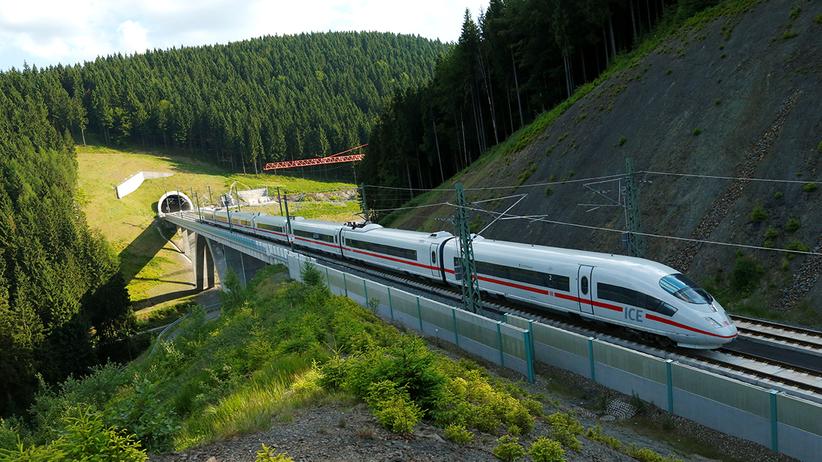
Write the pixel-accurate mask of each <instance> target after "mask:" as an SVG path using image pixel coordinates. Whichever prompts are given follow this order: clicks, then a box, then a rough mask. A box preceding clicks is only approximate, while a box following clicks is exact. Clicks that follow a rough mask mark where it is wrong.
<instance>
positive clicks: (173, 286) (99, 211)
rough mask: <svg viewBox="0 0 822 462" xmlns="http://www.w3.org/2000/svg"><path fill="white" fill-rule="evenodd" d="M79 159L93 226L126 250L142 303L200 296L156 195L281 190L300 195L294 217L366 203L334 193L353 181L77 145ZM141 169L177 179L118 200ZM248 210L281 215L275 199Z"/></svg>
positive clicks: (124, 261)
mask: <svg viewBox="0 0 822 462" xmlns="http://www.w3.org/2000/svg"><path fill="white" fill-rule="evenodd" d="M77 163H78V166H79V191H78V196H79V197H78V198H79V202H80V204H82V207H83V211H84V212H85V214H86V218H87V220H88V223H89V225H90V226H91V227H92V228H95V229H97V230H99V231H100V232H101V233H102V234H103V235H104V236H105V237H106V239H108V241H109V242H110V243H111V245H112V247H113V249H114V251H115V252H116V253H118V254H119V256H120V264H121V267H122V271H123V275H124V276H125V277H126V280H127V281H129V292H130V294H131V297H132V300H133V301H134V302H135V306H136V307H138V308H143V307H146V308H147V307H162V306H165V305H168V304H170V303H176V302H179V301H181V300H184V299H187V298H190V297H191V296H192V295H193V289H194V286H193V284H192V283H193V280H194V279H193V275H192V273H191V268H190V263H189V262H188V261H187V260H186V259H185V258H184V257H183V256H182V255H181V254H180V252H179V251H178V250H177V249H176V248H175V247H174V246H172V245H170V244H168V242H167V239H168V238H172V237H173V236H174V229H173V228H172V229H169V228H162V227H160V226H158V225H157V224H155V222H154V218H155V215H156V207H157V200H158V199H159V198H160V196H162V194H163V193H164V192H166V191H172V190H177V189H180V190H183V191H185V192H186V193H187V194H192V193H196V195H197V196H198V197H199V198H200V200H201V201H202V204H203V205H205V203H207V202H208V200H207V198H208V195H209V194H208V190H209V188H210V189H211V194H212V199H213V200H214V201H215V202H216V201H217V197H218V196H219V195H220V194H222V193H225V192H226V191H228V189H229V188H230V187H231V186H232V185H235V186H236V188H238V189H240V190H243V189H253V188H260V187H266V186H267V187H270V188H272V190H273V189H274V188H277V187H279V188H280V189H281V190H284V191H288V193H289V195H292V194H293V195H294V196H295V197H294V200H295V202H293V203H291V204H289V208H290V212H291V214H292V215H302V216H305V217H307V218H319V219H326V220H333V221H347V220H351V219H354V217H355V215H356V213H358V212H359V205H358V203H357V202H356V201H355V200H350V196H351V195H350V194H347V195H346V194H336V193H334V191H350V190H352V189H354V185H351V184H348V183H329V182H321V181H313V180H305V179H301V178H293V177H287V176H282V175H270V174H260V175H253V174H232V173H230V172H227V171H225V170H223V169H221V168H219V167H216V166H214V165H211V164H206V163H203V162H198V161H195V160H192V159H190V158H186V157H181V156H176V155H174V156H171V155H165V154H161V153H149V152H140V151H124V150H117V149H111V148H107V147H101V146H77ZM139 171H152V172H168V173H172V174H173V176H170V177H167V178H159V179H153V180H147V181H145V182H144V183H143V184H142V186H140V188H139V189H137V190H136V191H135V192H133V193H131V194H129V195H128V196H126V197H125V198H123V199H121V200H118V199H117V198H116V195H115V192H114V187H115V186H116V185H117V184H119V183H121V182H122V181H124V180H125V179H126V178H128V177H130V176H131V175H133V174H135V173H137V172H139ZM329 191H330V192H329ZM192 195H193V194H192ZM298 196H304V197H303V198H302V199H303V200H301V201H296V200H297V198H298ZM192 199H193V198H192ZM249 209H250V210H259V211H263V212H265V213H272V214H277V213H279V210H278V208H277V206H276V204H275V205H273V206H264V207H255V208H249ZM138 316H139V314H138Z"/></svg>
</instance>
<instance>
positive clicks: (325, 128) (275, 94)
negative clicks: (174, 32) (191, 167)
mask: <svg viewBox="0 0 822 462" xmlns="http://www.w3.org/2000/svg"><path fill="white" fill-rule="evenodd" d="M447 49H448V46H447V45H444V44H442V43H440V42H439V41H431V40H427V39H424V38H422V37H419V36H412V35H397V34H392V33H380V32H328V33H306V34H299V35H284V36H267V37H261V38H254V39H249V40H244V41H240V42H234V43H229V44H227V45H213V46H203V47H182V48H176V49H171V50H162V51H159V50H149V51H147V52H145V53H139V54H134V55H131V56H123V55H120V54H117V55H112V56H107V57H101V58H99V59H97V60H94V61H91V62H87V63H85V64H83V65H73V66H57V67H51V68H47V69H45V70H40V69H33V68H29V67H28V66H25V67H24V68H23V70H22V71H18V70H14V69H12V70H11V71H8V72H7V73H6V75H8V76H9V78H10V79H25V80H27V81H28V82H29V83H30V84H31V85H32V86H33V87H34V88H36V89H37V91H38V92H42V94H45V95H48V97H47V99H45V100H41V101H46V102H47V104H48V106H49V110H50V114H51V117H53V119H54V123H55V127H56V129H57V131H58V133H59V134H62V133H63V132H64V131H66V130H70V131H71V133H72V135H73V136H74V139H75V140H77V141H78V142H79V141H80V140H83V143H84V144H85V138H86V129H88V131H89V132H91V133H93V134H95V135H96V136H95V138H99V139H101V140H103V141H104V142H105V144H108V145H111V144H117V145H125V144H140V145H141V146H146V145H148V146H151V147H164V148H175V149H181V150H186V151H187V152H189V153H190V155H192V156H196V157H197V158H198V159H200V160H208V161H211V162H213V163H218V162H221V163H225V164H228V165H230V166H231V169H232V170H234V171H243V172H245V171H247V170H249V171H254V172H256V171H258V169H259V168H260V166H261V165H262V164H263V163H264V162H266V161H275V160H284V159H299V158H303V157H315V156H318V155H324V154H329V153H332V152H337V151H341V150H343V149H347V148H349V147H352V146H356V145H359V144H362V143H363V142H366V139H367V133H368V130H369V129H370V128H371V124H372V123H373V120H374V118H375V117H376V116H377V114H378V112H379V111H380V110H381V109H382V107H383V105H385V104H386V103H387V102H388V99H389V97H390V95H391V94H392V93H393V92H394V91H397V90H400V89H404V88H407V87H412V86H416V85H420V84H422V83H423V82H425V81H427V80H428V79H429V78H430V77H431V74H432V73H433V70H434V64H435V62H436V60H437V58H438V57H439V56H440V55H441V54H442V53H443V52H444V51H446V50H447Z"/></svg>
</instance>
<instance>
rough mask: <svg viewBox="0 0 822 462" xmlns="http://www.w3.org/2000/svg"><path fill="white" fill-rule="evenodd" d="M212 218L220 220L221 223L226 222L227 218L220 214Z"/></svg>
mask: <svg viewBox="0 0 822 462" xmlns="http://www.w3.org/2000/svg"><path fill="white" fill-rule="evenodd" d="M214 219H215V220H217V221H221V222H223V223H228V220H227V219H226V217H224V216H222V215H214Z"/></svg>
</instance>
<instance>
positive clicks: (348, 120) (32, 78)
mask: <svg viewBox="0 0 822 462" xmlns="http://www.w3.org/2000/svg"><path fill="white" fill-rule="evenodd" d="M447 48H448V47H447V46H446V45H444V44H442V43H440V42H436V41H429V40H427V39H423V38H420V37H415V36H403V35H395V34H390V33H370V32H365V33H360V32H350V33H349V32H346V33H325V34H324V33H312V34H301V35H294V36H281V37H262V38H257V39H251V40H247V41H243V42H237V43H231V44H227V45H214V46H203V47H197V48H179V49H171V50H165V51H160V50H155V51H150V52H147V53H145V54H137V55H133V56H123V55H120V54H117V55H113V56H107V57H99V58H97V59H96V60H95V61H93V62H88V63H85V64H83V65H79V64H78V65H71V66H62V65H58V66H54V67H49V68H44V69H38V68H36V67H34V66H28V65H24V66H23V69H21V70H17V69H11V70H9V71H6V72H2V73H0V211H1V212H2V213H0V220H2V226H0V350H1V351H2V352H3V354H2V356H0V416H2V415H9V414H21V413H23V412H24V411H26V410H27V408H28V406H29V404H30V403H31V399H32V397H33V395H34V393H35V392H37V391H38V390H42V389H43V388H44V387H45V386H50V385H52V384H56V383H58V382H61V381H63V380H64V379H65V378H66V377H68V376H70V375H75V376H80V375H83V374H85V373H87V372H88V371H90V370H91V369H92V368H93V367H94V366H95V365H97V364H103V363H106V362H108V361H117V362H121V361H127V360H129V359H131V358H132V356H133V355H135V354H136V353H138V352H139V346H140V345H139V343H140V341H139V340H135V338H134V337H133V334H134V329H135V321H134V317H133V313H132V311H131V307H130V300H129V294H128V291H127V290H126V281H124V280H123V277H122V276H121V274H120V271H119V262H118V259H117V256H116V255H114V254H113V253H112V251H111V249H110V247H109V245H108V244H107V243H106V242H105V239H104V238H103V237H102V236H101V235H99V234H98V233H95V232H92V231H91V230H90V229H89V228H88V226H87V224H86V221H85V217H84V216H83V213H82V212H81V210H80V206H79V205H78V204H77V200H76V199H77V197H76V196H77V163H76V159H75V153H74V145H75V143H85V142H86V139H87V138H93V139H94V140H95V141H96V142H101V143H104V144H109V145H128V146H144V147H147V148H160V149H166V150H168V151H176V152H184V153H186V154H187V155H189V156H190V157H193V158H196V159H198V160H203V161H208V162H212V163H216V164H222V165H224V166H226V167H228V168H230V169H233V170H235V171H257V170H259V168H260V166H261V164H262V163H264V162H266V161H273V160H281V159H286V158H291V159H294V158H301V157H304V156H305V157H312V156H316V155H322V154H329V153H331V152H333V151H334V150H342V149H345V148H347V147H350V146H354V145H357V144H361V143H363V142H365V141H366V139H367V136H368V132H369V130H370V128H371V126H372V125H373V123H374V120H375V119H376V117H377V114H378V113H379V111H380V110H381V108H382V107H384V105H385V104H386V103H387V101H388V99H389V98H390V96H391V95H392V94H393V93H394V92H395V91H397V90H398V89H399V88H404V87H408V86H419V85H421V84H422V83H423V82H425V81H427V80H428V79H430V77H431V75H432V73H433V66H434V63H435V61H436V59H437V57H438V56H439V55H440V54H442V53H443V52H444V51H445V50H447ZM138 338H139V337H138Z"/></svg>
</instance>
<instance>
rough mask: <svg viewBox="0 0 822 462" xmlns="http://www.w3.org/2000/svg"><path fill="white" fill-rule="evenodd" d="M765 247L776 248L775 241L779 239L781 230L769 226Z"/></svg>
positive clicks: (766, 232)
mask: <svg viewBox="0 0 822 462" xmlns="http://www.w3.org/2000/svg"><path fill="white" fill-rule="evenodd" d="M764 237H765V247H773V246H774V239H776V238H777V237H779V230H778V229H776V228H774V227H773V226H768V228H767V229H766V230H765V236H764Z"/></svg>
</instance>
